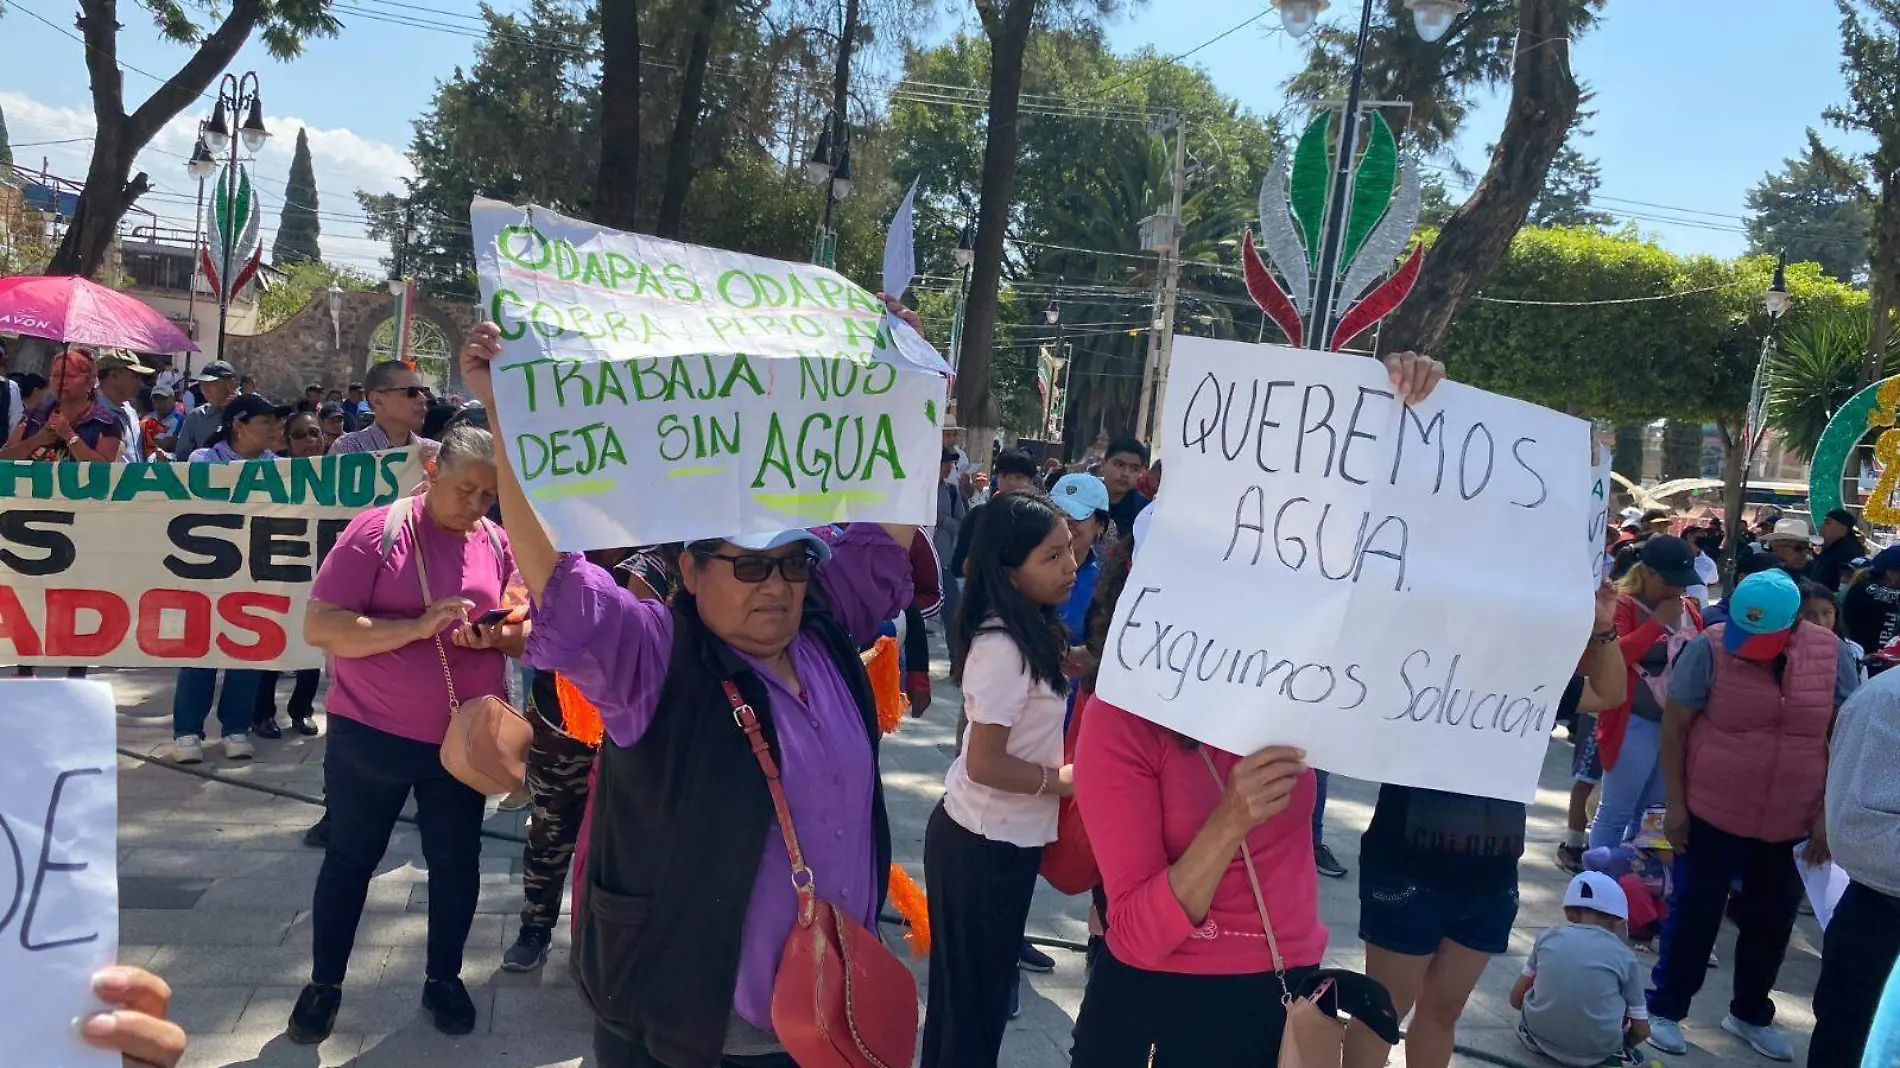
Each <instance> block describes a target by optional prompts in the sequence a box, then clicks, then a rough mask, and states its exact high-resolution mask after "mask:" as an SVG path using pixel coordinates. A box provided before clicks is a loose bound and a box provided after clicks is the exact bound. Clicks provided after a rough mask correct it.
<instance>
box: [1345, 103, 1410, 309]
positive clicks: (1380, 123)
mask: <svg viewBox="0 0 1900 1068" xmlns="http://www.w3.org/2000/svg"><path fill="white" fill-rule="evenodd" d="M1398 172H1399V145H1398V142H1397V141H1396V140H1394V139H1393V137H1392V128H1391V127H1390V126H1387V125H1386V124H1385V116H1383V115H1380V114H1379V113H1378V112H1376V111H1375V112H1373V113H1372V132H1371V133H1370V135H1368V137H1367V138H1366V151H1365V153H1364V154H1363V155H1361V156H1360V157H1359V167H1358V171H1357V173H1356V175H1355V177H1354V178H1353V183H1352V211H1351V213H1350V218H1349V219H1348V220H1347V223H1346V247H1345V250H1344V254H1343V256H1342V257H1341V258H1340V261H1339V270H1340V271H1341V272H1342V273H1343V272H1344V271H1345V270H1346V268H1347V266H1349V265H1350V264H1351V263H1352V258H1353V257H1354V256H1356V255H1358V254H1359V249H1360V246H1362V245H1364V244H1365V243H1366V235H1368V234H1370V233H1372V228H1373V227H1374V226H1377V225H1378V224H1379V218H1380V216H1382V215H1384V214H1385V209H1386V206H1387V205H1389V204H1391V203H1392V184H1393V182H1394V181H1396V180H1397V178H1398Z"/></svg>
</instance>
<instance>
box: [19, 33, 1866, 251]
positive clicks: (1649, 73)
mask: <svg viewBox="0 0 1900 1068" xmlns="http://www.w3.org/2000/svg"><path fill="white" fill-rule="evenodd" d="M404 2H405V3H416V4H421V5H423V6H425V7H430V8H435V9H438V10H439V11H442V12H448V13H446V14H433V15H428V16H424V17H427V18H429V19H430V20H432V21H437V22H446V23H453V24H458V25H468V26H470V27H473V26H475V25H476V22H475V21H474V17H473V13H474V10H475V6H474V4H473V3H472V2H471V0H404ZM7 6H8V8H9V9H10V10H8V11H7V12H6V14H5V16H4V18H0V39H4V40H5V42H6V45H7V49H6V54H7V62H6V63H5V64H3V65H0V108H4V109H5V112H6V116H7V122H8V126H9V128H10V130H11V135H12V140H13V143H14V145H15V152H14V155H15V159H16V162H18V163H20V164H21V165H31V166H37V165H38V163H39V160H40V159H41V157H42V156H45V157H46V158H47V159H48V160H49V163H50V166H51V169H52V170H53V171H54V172H56V173H63V174H66V175H70V176H74V177H77V176H80V175H83V173H84V169H85V159H86V153H87V151H88V150H89V146H88V145H87V144H85V143H83V142H74V143H66V144H46V145H33V144H31V143H32V142H40V141H63V140H66V139H70V138H82V137H84V136H86V135H87V134H89V133H91V126H92V123H91V111H90V98H89V95H88V91H87V78H86V71H85V66H84V63H83V61H82V57H81V55H80V46H79V45H78V44H77V43H76V42H75V41H73V40H72V39H70V38H68V37H67V36H65V35H63V34H62V33H60V32H59V31H58V30H56V29H54V28H49V27H48V26H46V25H44V24H42V23H41V22H40V21H37V20H36V19H35V18H34V17H33V15H35V14H37V15H39V16H42V17H44V18H46V19H48V20H51V21H52V22H55V23H57V24H58V25H60V26H63V27H68V28H70V26H71V12H72V5H70V4H69V3H63V2H62V0H7ZM1263 6H1264V0H1149V2H1148V3H1147V4H1146V5H1145V6H1144V7H1143V8H1141V9H1140V10H1138V11H1137V12H1136V13H1134V14H1133V15H1130V16H1125V17H1123V18H1121V19H1119V20H1117V21H1116V22H1115V23H1113V24H1112V26H1111V30H1110V38H1111V41H1112V42H1113V44H1114V45H1115V46H1116V47H1117V48H1118V49H1123V50H1132V49H1135V48H1138V47H1142V46H1152V47H1153V48H1154V49H1155V50H1156V51H1157V52H1158V53H1160V54H1162V55H1169V56H1172V55H1177V54H1180V53H1183V52H1187V51H1188V50H1190V49H1193V48H1196V47H1197V46H1200V45H1203V44H1204V43H1205V42H1207V41H1208V39H1209V38H1211V37H1213V36H1214V35H1215V34H1217V33H1219V32H1221V31H1223V30H1226V29H1228V28H1230V27H1232V26H1235V25H1237V24H1239V23H1241V22H1242V21H1244V20H1246V19H1248V18H1249V17H1251V16H1253V15H1256V14H1258V13H1259V12H1260V11H1261V9H1262V7H1263ZM1349 6H1351V7H1356V5H1353V4H1351V0H1340V2H1337V3H1335V5H1334V8H1333V12H1332V14H1333V15H1335V16H1336V17H1344V16H1345V11H1344V9H1345V8H1346V7H1349ZM346 8H356V9H358V10H360V11H364V12H375V13H378V14H384V15H387V14H392V13H400V12H401V11H403V10H404V9H403V8H402V7H401V6H400V5H397V4H395V3H394V0H343V2H342V3H339V6H338V13H339V15H340V16H341V17H342V18H343V19H344V20H345V21H346V23H348V28H347V29H346V30H345V31H344V33H343V34H342V36H341V37H339V38H338V39H336V40H329V41H315V42H312V43H311V45H310V46H309V49H308V51H307V53H306V55H305V56H304V57H303V58H301V59H299V60H298V61H296V62H294V63H291V64H280V63H277V62H276V61H274V60H272V59H270V57H269V56H268V55H266V54H265V53H264V51H263V49H262V48H261V47H259V46H257V45H255V44H253V45H251V46H250V47H248V48H247V49H246V50H245V52H244V53H243V54H242V55H241V56H240V58H239V61H238V63H237V64H236V65H234V67H233V69H235V70H245V69H256V70H257V71H258V72H259V75H260V77H261V79H262V82H263V90H264V101H265V105H266V108H265V112H266V116H267V121H268V122H269V124H270V125H271V127H272V129H273V130H274V131H276V132H277V134H278V136H277V137H275V138H273V141H272V143H271V145H270V146H269V147H268V148H267V149H266V151H265V153H264V155H263V157H262V158H261V159H260V161H259V166H258V168H257V173H258V175H259V180H260V183H261V185H262V188H263V190H264V194H265V205H266V208H267V211H268V214H267V216H266V218H265V227H266V238H267V239H268V236H269V231H270V230H271V229H272V228H274V226H275V223H276V209H277V206H278V205H280V204H281V192H282V183H283V176H284V175H285V173H286V172H287V171H288V169H289V160H290V147H291V141H292V140H293V139H294V132H295V130H296V128H297V127H298V126H305V127H307V128H308V129H309V130H310V134H311V141H312V148H313V150H314V153H315V156H316V170H317V180H318V186H319V190H320V193H321V196H322V202H323V203H322V206H323V210H324V211H325V212H326V213H328V212H336V213H341V214H354V213H355V212H356V206H355V201H354V199H353V198H352V197H351V196H350V191H351V190H353V189H355V188H357V187H359V186H361V187H366V188H370V189H375V190H385V189H390V188H394V187H395V186H396V185H397V184H398V182H399V181H400V178H401V177H402V175H403V174H404V173H405V168H406V163H405V162H404V161H403V159H402V156H401V150H402V148H403V147H404V146H406V145H407V143H408V141H409V137H410V125H409V124H410V121H411V120H412V119H413V118H414V117H415V116H416V115H418V114H419V113H420V112H421V111H422V109H423V108H424V107H425V106H426V104H427V102H428V99H429V96H430V94H431V93H432V91H433V89H434V86H435V83H436V80H437V79H438V78H441V77H445V76H447V75H448V74H449V73H450V72H451V71H452V70H453V69H454V68H455V67H456V66H458V65H461V66H467V65H468V63H469V62H470V59H471V56H472V49H473V48H474V47H475V44H476V42H475V41H474V40H472V39H469V38H467V37H463V36H457V35H455V34H452V33H447V32H443V31H440V30H432V29H417V28H408V27H402V26H396V25H391V24H389V23H388V22H384V21H373V20H368V19H364V18H362V17H360V16H359V15H356V14H352V13H351V12H350V11H348V10H346ZM1796 9H1799V10H1800V12H1801V15H1800V16H1799V17H1781V18H1769V17H1764V16H1766V15H1768V14H1769V13H1770V12H1771V11H1778V12H1779V13H1781V14H1783V15H1791V13H1792V12H1793V11H1795V10H1796ZM1743 11H1747V12H1748V13H1749V14H1747V15H1742V14H1740V12H1743ZM121 13H122V17H123V18H124V19H125V21H126V23H127V29H126V31H125V32H124V33H123V34H122V35H121V42H122V43H121V59H122V61H123V62H124V63H125V64H126V65H127V66H128V67H130V68H142V69H143V70H147V71H151V72H153V73H154V74H161V75H162V74H168V73H169V72H170V71H172V70H174V69H176V67H177V65H178V64H179V63H180V62H181V61H182V56H183V54H184V53H183V50H182V49H180V48H178V47H176V46H172V45H167V44H164V43H162V42H160V41H158V40H157V38H156V34H153V33H150V32H149V31H147V30H146V29H145V28H144V27H143V26H142V25H141V21H140V17H141V16H140V11H139V9H138V8H137V7H136V6H135V5H134V4H132V3H130V2H127V3H124V4H122V10H121ZM1277 27H1278V18H1277V16H1276V15H1274V14H1271V13H1269V14H1267V15H1266V16H1265V17H1264V18H1261V19H1260V20H1258V21H1257V22H1255V23H1254V24H1252V25H1251V26H1248V27H1246V28H1243V29H1240V30H1239V31H1238V32H1235V33H1233V34H1232V35H1231V36H1229V37H1227V38H1226V39H1224V40H1222V41H1219V42H1217V43H1215V44H1212V45H1210V46H1208V47H1206V48H1204V49H1202V50H1201V51H1198V52H1196V53H1195V54H1194V55H1193V56H1191V57H1190V58H1189V59H1187V60H1186V61H1185V62H1188V63H1192V64H1196V65H1199V66H1201V67H1203V68H1204V69H1206V70H1207V71H1208V72H1209V73H1210V75H1211V76H1212V77H1213V79H1214V81H1215V83H1216V84H1217V85H1219V86H1220V88H1221V89H1222V90H1223V91H1225V92H1227V93H1229V94H1230V95H1232V96H1234V97H1236V98H1238V99H1239V100H1240V101H1241V102H1242V103H1243V104H1244V105H1246V106H1247V107H1249V108H1250V109H1252V110H1254V111H1257V112H1261V113H1271V112H1274V111H1278V110H1279V109H1280V108H1281V107H1282V106H1283V105H1284V98H1283V95H1282V90H1281V85H1282V83H1283V82H1284V80H1285V78H1286V76H1287V75H1288V74H1289V73H1290V72H1291V71H1292V70H1293V69H1294V68H1295V67H1296V66H1297V65H1298V64H1299V62H1300V58H1301V54H1302V53H1301V51H1300V49H1299V48H1298V47H1297V46H1296V45H1295V44H1294V43H1293V42H1291V41H1289V40H1288V39H1287V38H1286V37H1285V36H1284V35H1283V34H1281V33H1278V32H1277ZM1573 58H1574V62H1575V64H1576V68H1577V72H1578V75H1579V77H1580V78H1581V79H1582V80H1583V81H1585V82H1586V83H1587V84H1588V85H1589V87H1590V88H1591V89H1592V90H1593V91H1594V93H1595V98H1594V99H1593V100H1592V101H1591V102H1590V103H1589V105H1588V106H1589V107H1590V108H1591V109H1593V110H1595V111H1596V113H1597V114H1596V117H1595V119H1594V120H1593V123H1592V126H1593V129H1594V132H1595V135H1594V136H1593V137H1591V138H1590V139H1589V140H1588V141H1586V142H1584V144H1583V147H1584V149H1585V151H1586V152H1588V153H1589V154H1591V155H1594V156H1596V157H1598V158H1599V159H1600V160H1601V162H1602V167H1603V187H1602V189H1601V191H1600V192H1601V193H1602V194H1603V196H1604V199H1603V200H1602V201H1601V202H1600V203H1599V205H1598V206H1599V207H1601V208H1603V209H1605V210H1608V211H1612V212H1615V213H1618V214H1622V215H1625V216H1627V217H1631V218H1633V219H1634V220H1635V221H1636V222H1637V223H1638V225H1639V226H1641V227H1642V228H1643V230H1644V231H1645V232H1646V233H1649V234H1651V235H1653V236H1654V237H1656V238H1657V239H1658V240H1659V241H1660V242H1662V243H1663V244H1664V245H1665V246H1667V247H1669V248H1672V249H1675V250H1678V251H1683V252H1709V253H1715V254H1720V255H1732V254H1735V253H1738V252H1740V251H1742V249H1743V248H1744V245H1745V241H1744V238H1743V236H1742V234H1741V233H1740V232H1739V230H1740V226H1741V218H1740V216H1741V215H1742V214H1743V212H1744V211H1745V207H1746V205H1745V196H1746V193H1747V190H1748V188H1749V187H1750V186H1751V185H1753V184H1754V183H1755V182H1757V181H1759V180H1760V178H1761V175H1762V174H1763V173H1764V172H1766V171H1769V170H1772V169H1774V168H1776V167H1778V166H1779V165H1780V161H1781V160H1782V159H1783V158H1784V157H1786V156H1789V155H1792V154H1794V153H1796V152H1797V151H1799V149H1800V147H1801V144H1802V138H1803V132H1802V131H1803V129H1804V127H1806V126H1809V125H1815V126H1819V125H1821V121H1820V113H1821V109H1822V108H1824V107H1826V106H1828V105H1830V104H1833V103H1836V102H1838V101H1839V100H1840V99H1841V98H1842V96H1843V94H1844V89H1843V85H1842V79H1841V74H1840V70H1839V62H1840V60H1839V32H1838V23H1837V20H1836V17H1835V15H1834V13H1833V8H1832V5H1831V4H1828V3H1825V2H1823V0H1806V2H1804V3H1800V4H1789V3H1769V2H1768V0H1749V2H1747V3H1736V2H1735V0H1618V2H1616V3H1612V4H1610V5H1608V14H1607V17H1606V18H1605V20H1604V22H1603V23H1602V25H1601V26H1599V28H1598V29H1597V30H1595V31H1594V32H1592V33H1590V34H1589V35H1587V36H1586V37H1585V38H1583V39H1582V40H1581V41H1579V42H1577V44H1576V46H1575V49H1574V52H1573ZM125 85H126V92H127V96H128V99H129V100H130V101H132V102H133V103H136V102H138V101H140V100H143V99H144V97H145V95H147V94H149V93H150V92H151V90H152V89H153V88H154V86H155V85H156V82H154V81H153V80H152V79H150V78H147V77H145V76H143V75H141V74H140V73H137V72H136V71H135V70H132V69H128V70H127V71H126V74H125ZM208 109H209V105H208V104H206V106H205V108H204V109H202V110H200V111H193V112H188V113H187V115H186V116H183V117H181V118H180V119H179V120H178V121H177V122H175V123H174V124H173V126H172V127H170V128H168V129H167V131H166V132H165V133H164V134H163V135H161V137H160V138H159V140H158V141H157V142H156V143H155V144H154V145H153V146H152V148H151V149H148V150H147V152H146V153H145V154H143V155H142V156H141V157H140V160H139V165H140V166H141V167H143V168H145V169H146V170H148V171H149V172H150V173H151V175H152V177H153V180H154V181H155V183H156V185H157V189H158V190H159V192H158V194H157V195H156V196H154V197H153V198H152V199H151V200H150V201H149V202H148V204H147V206H148V207H150V208H151V209H152V210H154V211H155V212H157V213H158V214H159V216H160V217H161V223H162V224H173V225H179V226H186V227H188V226H189V225H190V221H189V220H190V215H191V194H193V193H194V192H195V184H194V183H192V182H190V181H189V180H188V179H187V178H186V175H185V172H184V157H185V156H186V155H187V154H188V153H189V152H190V148H191V132H192V129H193V123H194V122H195V121H196V119H197V118H198V117H199V116H200V115H202V114H203V113H205V112H207V111H208ZM1502 123H1503V109H1502V107H1501V106H1500V104H1499V103H1498V102H1497V101H1490V102H1488V103H1487V104H1486V105H1485V106H1482V107H1481V108H1480V109H1479V110H1478V111H1477V113H1476V114H1475V115H1474V117H1473V118H1472V119H1471V120H1470V121H1469V123H1468V125H1467V128H1466V133H1465V135H1464V136H1463V137H1462V138H1461V140H1460V142H1459V144H1458V145H1457V146H1456V151H1457V153H1458V155H1459V158H1460V159H1461V160H1462V161H1463V162H1464V163H1465V164H1466V165H1467V166H1470V167H1472V168H1473V169H1474V170H1482V168H1483V165H1484V163H1485V155H1484V146H1485V145H1486V144H1488V143H1490V142H1491V141H1492V140H1494V139H1495V138H1496V136H1497V132H1498V130H1499V128H1500V127H1501V126H1502ZM1826 136H1827V137H1828V138H1829V140H1830V141H1831V142H1833V143H1835V144H1842V145H1850V146H1851V145H1853V144H1855V143H1856V142H1855V141H1854V140H1852V139H1850V138H1848V137H1847V136H1846V135H1844V134H1841V133H1839V132H1836V131H1827V132H1826ZM1666 219H1667V220H1677V221H1673V222H1671V221H1663V220H1666ZM324 251H325V255H326V257H327V258H331V259H336V260H342V261H345V262H351V263H355V264H357V265H361V266H370V265H372V264H373V262H374V260H375V257H376V255H377V252H378V250H377V248H376V246H375V245H374V243H371V242H368V241H366V240H364V239H363V238H362V237H361V230H360V227H359V226H358V225H357V224H355V223H353V222H352V221H350V220H348V219H343V218H326V219H325V220H324Z"/></svg>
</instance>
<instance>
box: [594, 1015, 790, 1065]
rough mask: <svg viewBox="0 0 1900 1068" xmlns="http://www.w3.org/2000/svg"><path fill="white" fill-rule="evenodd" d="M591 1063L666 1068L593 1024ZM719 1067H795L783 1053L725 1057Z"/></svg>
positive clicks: (643, 1049)
mask: <svg viewBox="0 0 1900 1068" xmlns="http://www.w3.org/2000/svg"><path fill="white" fill-rule="evenodd" d="M594 1063H595V1064H596V1065H597V1066H598V1068H666V1065H664V1064H662V1063H661V1062H659V1061H657V1060H654V1059H653V1054H651V1053H648V1052H647V1048H646V1047H645V1046H642V1045H640V1044H639V1043H637V1042H629V1041H627V1040H626V1039H624V1038H621V1037H620V1036H619V1035H616V1034H614V1033H613V1032H612V1031H609V1030H607V1029H606V1028H605V1027H602V1026H600V1025H599V1024H595V1025H594ZM719 1065H720V1068H798V1065H797V1064H795V1063H793V1061H792V1058H791V1057H790V1056H788V1055H786V1054H783V1053H774V1054H770V1055H768V1056H763V1057H727V1058H725V1059H723V1060H721V1061H720V1062H719Z"/></svg>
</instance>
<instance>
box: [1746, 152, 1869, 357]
mask: <svg viewBox="0 0 1900 1068" xmlns="http://www.w3.org/2000/svg"><path fill="white" fill-rule="evenodd" d="M1809 137H1810V138H1811V139H1812V137H1813V131H1809ZM1867 178H1868V175H1867V166H1866V164H1864V163H1862V162H1861V161H1860V160H1856V159H1836V160H1828V159H1825V158H1824V157H1823V153H1822V151H1821V149H1820V148H1819V147H1818V146H1817V145H1815V144H1813V143H1812V142H1811V143H1809V144H1807V145H1805V146H1804V151H1803V152H1802V154H1801V155H1799V156H1796V157H1793V158H1791V159H1786V160H1783V161H1782V165H1781V170H1780V171H1776V172H1770V173H1768V174H1765V175H1763V176H1762V179H1761V181H1760V183H1758V184H1757V185H1756V186H1755V188H1753V189H1751V190H1749V191H1748V211H1749V216H1748V222H1747V227H1748V250H1749V251H1750V252H1754V253H1757V254H1759V255H1764V256H1773V255H1776V254H1778V253H1782V252H1786V253H1787V254H1788V258H1789V259H1791V260H1795V261H1797V262H1798V261H1802V260H1812V261H1813V262H1815V263H1818V264H1820V265H1821V269H1822V270H1824V271H1826V272H1827V273H1828V274H1830V275H1833V276H1834V277H1835V278H1838V279H1840V280H1841V281H1843V282H1851V281H1853V280H1854V278H1855V276H1856V275H1858V274H1859V273H1860V272H1861V271H1862V270H1864V269H1865V268H1866V266H1867V238H1868V236H1869V234H1871V233H1872V231H1873V209H1872V207H1871V205H1870V204H1869V203H1868V199H1867V196H1868V195H1867V189H1866V186H1867ZM1863 343H1864V342H1863Z"/></svg>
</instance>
